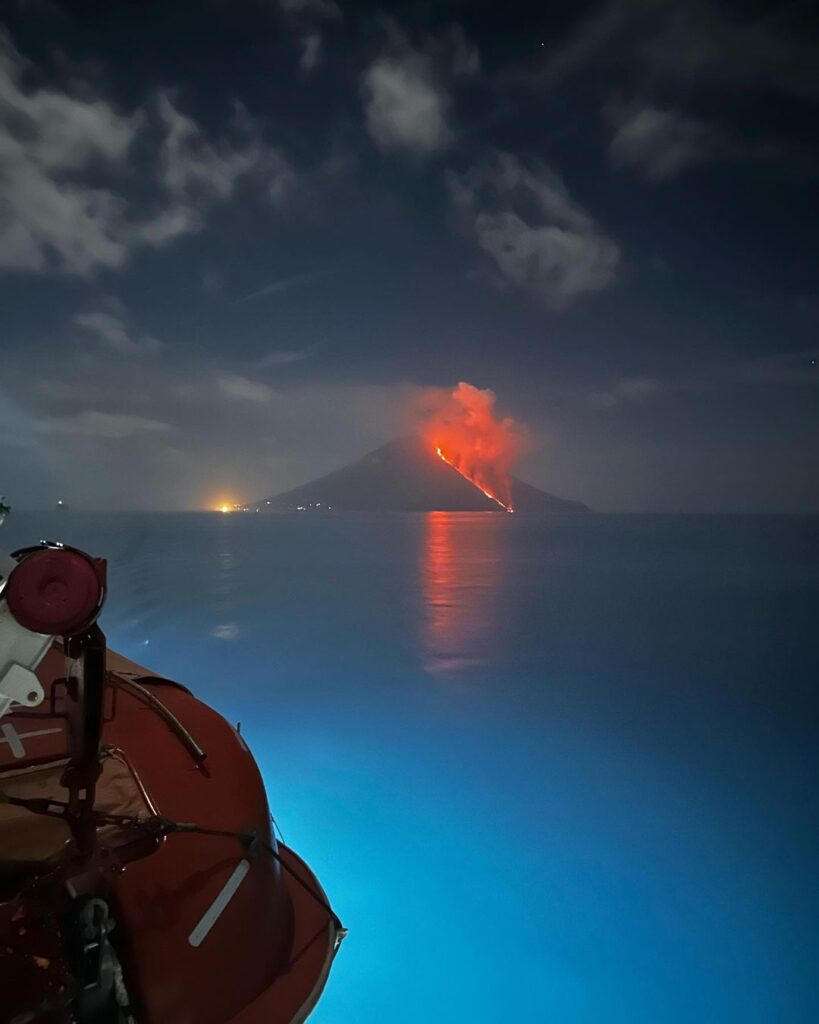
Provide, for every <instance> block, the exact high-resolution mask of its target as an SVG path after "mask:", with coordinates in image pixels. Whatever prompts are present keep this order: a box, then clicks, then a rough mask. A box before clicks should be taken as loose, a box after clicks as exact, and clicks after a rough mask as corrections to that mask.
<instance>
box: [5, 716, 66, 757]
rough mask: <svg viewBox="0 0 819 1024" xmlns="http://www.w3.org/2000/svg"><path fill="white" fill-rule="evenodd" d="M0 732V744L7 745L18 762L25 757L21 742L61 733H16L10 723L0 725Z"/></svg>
mask: <svg viewBox="0 0 819 1024" xmlns="http://www.w3.org/2000/svg"><path fill="white" fill-rule="evenodd" d="M0 732H2V734H3V738H2V739H1V740H0V743H8V745H9V749H10V750H11V752H12V754H13V755H14V756H15V757H16V758H17V759H18V760H19V759H20V758H22V757H25V756H26V748H25V747H24V746H23V742H22V741H23V740H27V739H28V738H29V736H51V735H52V733H55V732H62V729H34V730H32V732H17V730H16V729H15V728H14V726H13V725H12V723H11V722H4V723H3V724H2V725H0Z"/></svg>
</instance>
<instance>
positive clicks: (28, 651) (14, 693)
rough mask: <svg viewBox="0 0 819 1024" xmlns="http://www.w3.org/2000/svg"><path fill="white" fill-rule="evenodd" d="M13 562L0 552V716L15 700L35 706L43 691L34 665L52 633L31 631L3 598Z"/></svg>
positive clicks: (45, 647)
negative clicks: (18, 619)
mask: <svg viewBox="0 0 819 1024" xmlns="http://www.w3.org/2000/svg"><path fill="white" fill-rule="evenodd" d="M16 565H17V563H16V562H15V561H14V559H13V558H10V557H9V556H8V555H0V718H2V717H3V715H5V714H6V712H7V711H8V710H9V709H10V708H11V707H12V705H15V704H22V705H23V706H24V707H28V708H35V707H37V705H38V704H40V703H42V700H43V697H44V694H43V688H42V686H40V681H39V679H38V678H37V676H36V675H35V674H34V669H35V668H37V666H38V665H39V664H40V662H41V661H42V660H43V658H44V657H45V656H46V652H47V651H48V649H49V647H50V646H51V641H52V637H50V636H46V635H45V634H44V633H31V632H29V630H27V629H23V627H22V626H21V625H20V624H19V623H18V622H17V620H16V619H15V618H14V617H13V615H12V614H11V612H10V611H9V608H8V605H7V604H6V602H5V601H4V600H3V590H4V589H5V586H6V581H7V580H8V578H9V576H10V575H11V572H12V570H13V569H14V567H15V566H16Z"/></svg>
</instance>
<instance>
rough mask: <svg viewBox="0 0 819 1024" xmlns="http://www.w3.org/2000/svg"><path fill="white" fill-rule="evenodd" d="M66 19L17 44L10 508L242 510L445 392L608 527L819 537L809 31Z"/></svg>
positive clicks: (2, 287) (608, 20)
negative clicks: (228, 501)
mask: <svg viewBox="0 0 819 1024" xmlns="http://www.w3.org/2000/svg"><path fill="white" fill-rule="evenodd" d="M52 7H53V11H51V13H48V12H47V11H45V12H44V8H43V7H42V6H33V5H27V6H24V5H20V4H16V5H12V6H11V7H10V8H9V15H8V18H7V19H6V21H7V23H8V24H7V30H6V34H5V35H4V36H3V41H2V47H0V185H1V186H2V189H1V190H0V490H2V491H4V492H5V493H6V494H7V495H9V496H10V500H11V502H12V504H14V505H16V506H17V507H18V508H19V507H21V506H25V505H26V504H34V503H46V504H51V502H52V501H53V500H54V498H55V497H56V496H57V495H58V494H59V496H61V497H64V498H66V499H68V500H70V501H71V502H72V504H75V505H85V506H105V507H131V506H136V507H175V508H182V507H190V506H201V505H202V504H204V503H207V502H208V501H210V500H211V499H212V498H214V497H215V496H217V495H218V496H222V497H225V496H227V495H228V494H232V495H233V496H235V498H236V499H237V500H240V499H242V500H251V499H252V498H254V497H257V496H259V495H263V494H270V493H273V492H275V491H276V490H278V489H284V488H286V487H288V486H291V485H295V484H297V483H299V482H302V481H304V480H306V479H309V478H310V477H312V476H314V475H317V474H319V473H321V472H325V471H329V470H331V469H333V468H335V467H336V466H338V465H340V464H342V463H343V462H345V461H347V460H348V459H350V458H353V457H356V456H358V455H360V454H361V453H363V452H364V451H366V450H367V449H369V448H372V447H375V446H377V445H378V444H380V443H383V442H384V441H386V440H387V439H389V437H390V436H392V435H393V434H394V433H396V432H399V431H401V430H403V429H405V428H406V422H405V420H404V418H403V409H404V407H405V405H406V403H407V401H408V399H409V397H410V396H411V394H412V393H413V391H414V389H415V388H416V387H417V386H426V387H430V386H432V387H434V386H442V385H447V384H452V383H454V382H456V381H458V380H462V379H466V380H470V381H473V382H474V383H475V384H476V385H477V386H478V387H480V388H487V387H488V388H492V389H493V390H494V391H496V392H497V394H498V398H499V402H500V403H502V405H503V407H504V409H506V410H508V412H509V413H510V414H511V415H514V416H515V417H516V418H518V419H520V420H522V421H524V422H526V423H527V424H528V425H529V427H530V433H531V435H532V437H533V440H534V441H537V440H538V439H541V440H542V441H543V442H544V443H543V444H542V446H541V447H540V448H538V447H537V445H536V444H535V445H534V451H533V453H532V454H531V455H530V456H529V457H528V461H527V462H526V463H525V464H524V466H523V467H522V470H521V472H522V474H523V475H524V476H526V477H528V478H529V479H531V480H532V482H533V483H536V484H539V485H541V486H544V487H546V488H547V489H550V490H553V491H555V492H556V493H563V494H565V495H566V496H568V497H576V498H580V499H583V500H586V501H588V502H589V503H590V504H591V505H593V506H595V507H597V508H628V509H639V508H641V507H650V508H657V509H660V508H662V509H666V510H667V509H673V508H675V507H676V508H691V507H695V506H696V507H697V508H698V509H700V510H705V509H726V510H727V509H731V510H736V509H740V508H747V509H753V510H758V511H760V510H765V509H767V510H770V509H774V508H776V509H792V510H799V509H801V510H806V509H815V508H817V507H819V491H817V487H819V483H817V478H816V474H815V472H814V471H813V465H812V461H813V460H812V454H811V446H810V443H809V438H811V437H812V435H813V434H815V433H817V432H819V403H817V402H816V388H817V386H819V383H818V382H817V373H816V364H815V359H816V355H817V354H816V342H815V338H816V330H815V329H816V317H815V310H814V309H813V303H812V300H811V299H810V298H809V296H811V295H812V293H813V291H814V290H815V281H814V276H815V274H814V271H813V265H814V263H815V259H814V248H815V238H816V234H817V230H819V216H818V215H817V208H816V202H815V196H814V195H813V188H814V184H815V183H814V180H813V178H814V177H815V173H816V168H817V166H819V158H817V155H816V140H815V130H814V129H813V127H812V126H813V124H814V123H815V116H816V100H817V95H818V94H819V86H817V78H816V67H817V65H816V62H815V60H814V59H813V56H812V54H813V51H814V48H815V42H816V32H815V18H816V15H815V12H814V10H813V9H812V8H811V7H809V6H808V5H801V6H800V5H799V4H792V5H785V6H781V5H780V7H779V8H778V9H777V10H776V11H775V12H774V13H768V12H769V11H773V8H772V7H770V5H762V4H755V5H752V6H750V7H749V6H747V5H746V6H743V5H738V4H731V5H722V4H719V5H718V4H708V3H705V2H701V0H690V2H689V0H686V2H684V3H680V4H676V5H670V4H666V3H661V2H660V0H655V2H651V0H634V2H630V3H629V2H624V0H611V2H608V3H603V4H599V5H592V6H584V7H583V8H582V10H581V11H579V13H575V12H574V10H573V9H572V10H569V9H568V8H566V9H565V10H558V9H557V8H555V7H554V6H553V5H552V6H549V5H541V6H540V7H537V6H534V7H533V6H532V5H517V6H516V5H512V6H509V5H507V7H505V8H502V9H501V8H498V9H495V8H491V5H489V6H488V5H457V6H456V5H446V4H441V5H430V4H411V5H404V6H402V7H401V8H400V9H399V8H398V7H393V8H392V9H389V8H384V7H383V5H382V6H381V7H378V6H377V5H374V4H371V3H365V2H363V0H362V2H355V0H350V3H345V4H343V5H342V4H337V3H335V2H333V0H270V2H266V3H246V4H245V3H243V4H235V5H234V4H221V3H220V4H209V5H204V6H203V5H199V6H197V8H196V15H195V25H196V31H186V32H184V33H183V32H182V31H181V29H180V17H179V8H178V6H177V5H160V6H158V7H156V8H155V10H154V11H153V13H152V17H151V18H150V19H147V18H145V17H144V12H143V11H142V10H141V8H140V7H139V5H110V6H109V8H106V9H105V10H102V9H101V8H99V6H98V5H96V6H93V7H87V5H69V4H67V3H66V4H63V5H61V6H54V5H52ZM38 12H39V13H38ZM58 13H59V15H60V16H59V17H57V16H56V14H58ZM453 15H454V16H455V19H456V23H453ZM184 20H185V19H184V18H183V19H182V21H184ZM192 23H193V22H192ZM123 40H127V53H128V59H127V60H123V59H122V53H123ZM214 53H218V54H219V66H218V69H216V68H215V67H214ZM761 157H762V158H761ZM794 168H799V170H798V173H797V172H796V171H795V170H794Z"/></svg>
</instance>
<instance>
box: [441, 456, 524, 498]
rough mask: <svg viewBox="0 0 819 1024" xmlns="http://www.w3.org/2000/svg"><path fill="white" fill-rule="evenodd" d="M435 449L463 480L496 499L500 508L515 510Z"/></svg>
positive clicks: (488, 496)
mask: <svg viewBox="0 0 819 1024" xmlns="http://www.w3.org/2000/svg"><path fill="white" fill-rule="evenodd" d="M435 451H436V452H437V453H438V458H439V459H443V460H444V462H445V463H446V464H447V465H448V466H452V468H453V469H454V470H455V472H456V473H460V474H461V476H462V477H463V478H464V480H468V481H469V482H470V483H471V484H472V486H473V487H477V488H478V490H479V491H482V492H483V493H484V494H485V495H486V496H487V498H491V499H492V501H496V502H497V503H498V504H499V505H500V507H501V508H502V509H505V510H506V511H507V512H514V511H515V510H514V509H513V508H512V506H511V505H507V504H506V503H505V502H503V501H501V500H500V498H499V497H498V496H497V494H493V493H492V492H491V491H488V490H487V489H486V488H485V487H481V485H480V484H479V483H478V481H477V480H473V479H472V477H471V476H467V475H466V473H463V472H462V471H461V470H460V469H459V468H458V466H457V465H456V464H455V463H454V462H452V461H451V459H448V458H447V457H446V455H444V453H443V452H442V451H441V449H440V448H436V449H435Z"/></svg>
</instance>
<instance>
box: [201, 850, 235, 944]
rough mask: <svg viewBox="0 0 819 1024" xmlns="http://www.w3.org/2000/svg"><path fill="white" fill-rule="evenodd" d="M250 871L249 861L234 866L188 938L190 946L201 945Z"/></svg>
mask: <svg viewBox="0 0 819 1024" xmlns="http://www.w3.org/2000/svg"><path fill="white" fill-rule="evenodd" d="M248 871H250V861H249V860H240V861H239V863H238V864H237V865H236V869H235V870H234V872H233V874H232V875H231V876H230V878H229V879H228V880H227V881H226V882H225V884H224V885H223V886H222V891H221V892H220V893H219V895H218V896H217V897H216V899H215V900H214V901H213V903H211V905H210V906H209V907H208V909H207V910H206V911H205V913H204V914H203V915H202V919H201V920H200V922H199V924H197V926H196V927H195V928H194V929H193V931H192V932H191V933H190V935H189V936H188V942H189V943H190V944H191V945H192V946H199V945H201V944H202V942H203V940H204V939H205V937H206V935H207V934H208V932H209V931H210V930H211V928H212V927H213V926H214V925H215V924H216V922H217V920H218V918H219V915H220V914H221V913H222V911H223V910H224V909H225V907H226V906H227V905H228V903H230V901H231V900H232V899H233V895H234V893H235V892H236V890H237V889H238V888H239V886H240V885H241V884H242V879H243V878H244V877H245V875H246V874H247V873H248Z"/></svg>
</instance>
